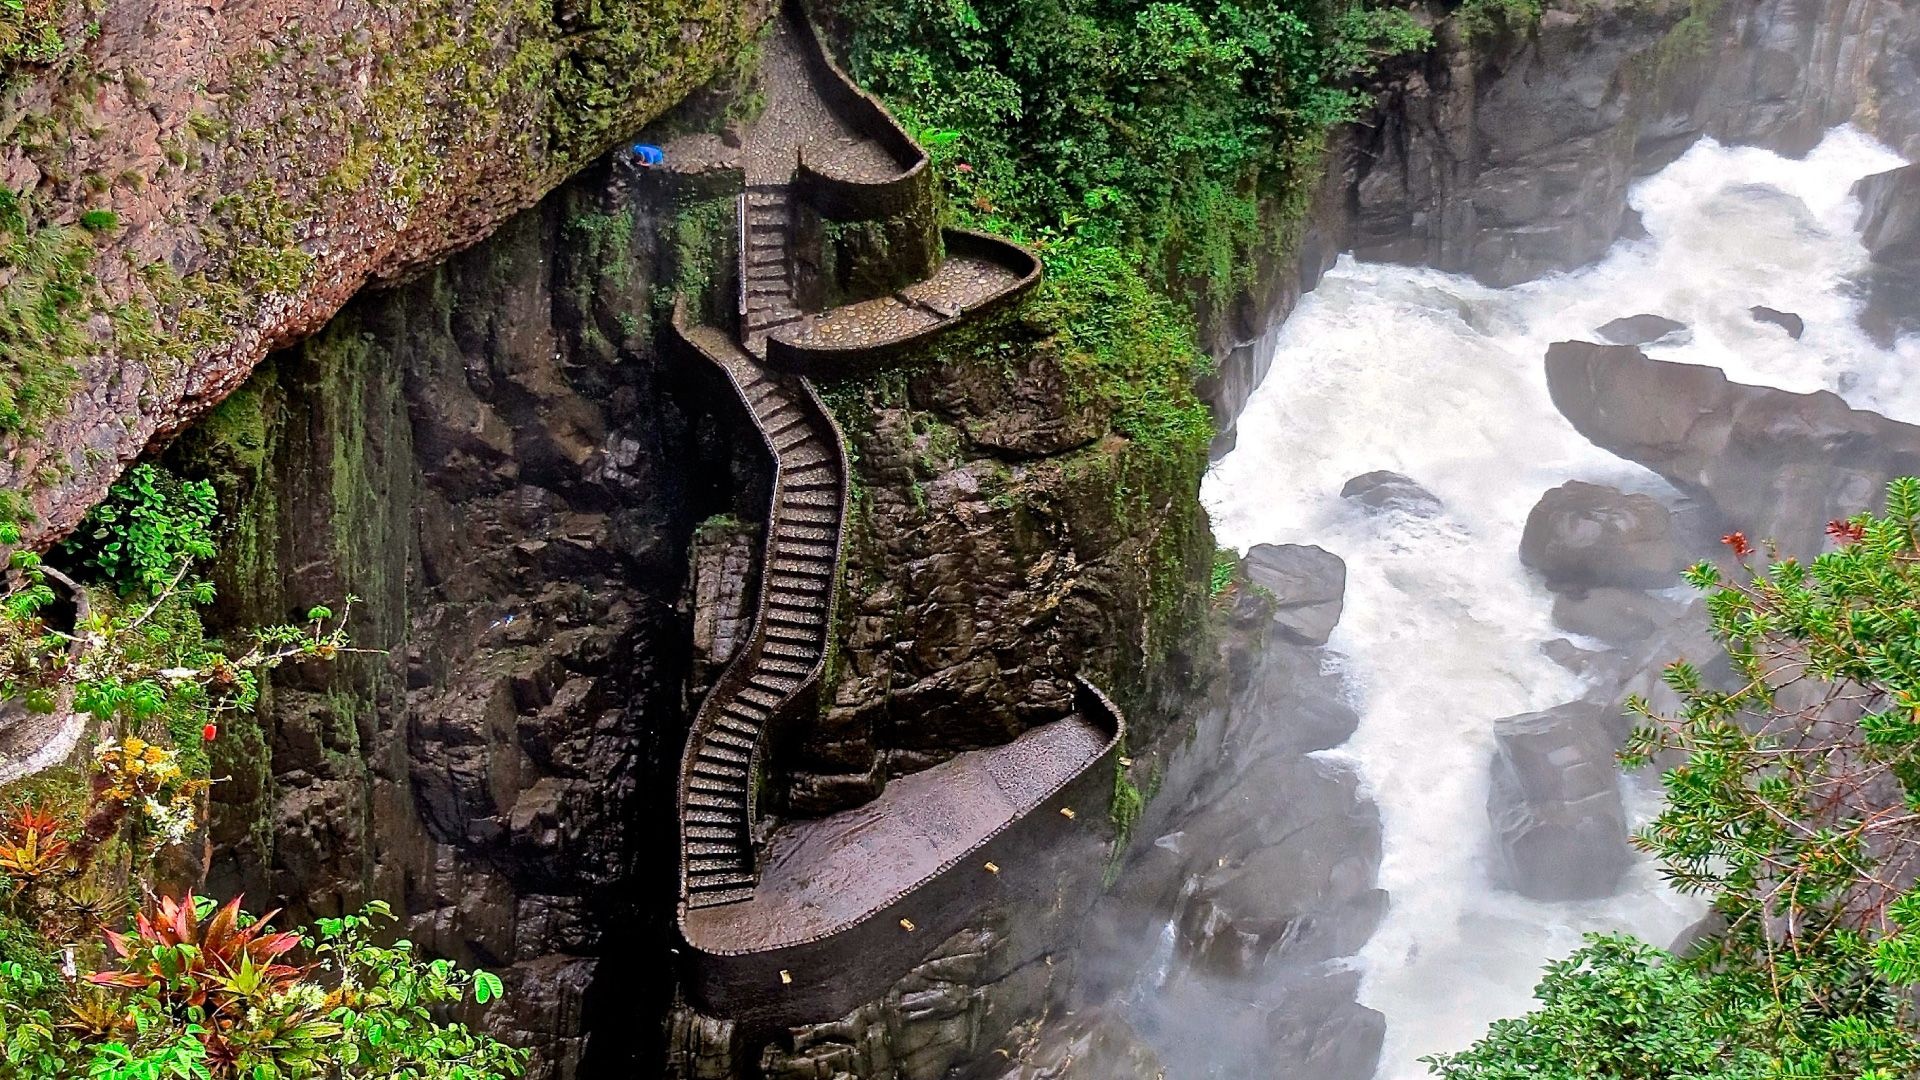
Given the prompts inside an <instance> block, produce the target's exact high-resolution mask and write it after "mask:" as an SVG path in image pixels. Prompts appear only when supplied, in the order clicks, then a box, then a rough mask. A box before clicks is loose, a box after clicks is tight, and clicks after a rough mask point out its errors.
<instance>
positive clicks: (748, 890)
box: [687, 885, 753, 908]
mask: <svg viewBox="0 0 1920 1080" xmlns="http://www.w3.org/2000/svg"><path fill="white" fill-rule="evenodd" d="M688 888H689V895H688V896H687V906H688V907H690V908H708V907H721V906H724V905H726V904H738V903H741V902H742V901H746V900H751V899H753V887H752V886H750V885H749V886H746V887H735V888H720V887H718V886H716V887H713V888H711V889H703V890H701V891H699V892H692V891H691V889H692V886H688Z"/></svg>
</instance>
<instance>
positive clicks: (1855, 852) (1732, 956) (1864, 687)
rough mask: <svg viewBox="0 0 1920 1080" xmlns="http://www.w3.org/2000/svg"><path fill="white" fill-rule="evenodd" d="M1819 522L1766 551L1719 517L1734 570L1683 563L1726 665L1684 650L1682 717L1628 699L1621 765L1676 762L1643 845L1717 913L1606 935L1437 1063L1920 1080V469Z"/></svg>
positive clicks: (1489, 1075)
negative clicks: (1515, 1014) (1673, 950)
mask: <svg viewBox="0 0 1920 1080" xmlns="http://www.w3.org/2000/svg"><path fill="white" fill-rule="evenodd" d="M1828 534H1829V535H1830V536H1831V537H1832V538H1833V540H1834V542H1835V544H1836V545H1837V547H1836V550H1833V551H1829V552H1826V553H1824V554H1822V555H1820V556H1819V557H1818V558H1816V559H1814V560H1813V562H1812V563H1811V564H1807V563H1803V562H1800V561H1798V560H1794V559H1778V560H1776V561H1774V562H1772V563H1771V564H1770V565H1767V566H1764V567H1756V566H1754V565H1753V562H1754V560H1755V558H1756V557H1757V556H1758V554H1759V552H1758V551H1757V550H1756V547H1755V545H1754V544H1752V543H1751V542H1749V541H1748V540H1747V539H1746V537H1745V536H1744V535H1742V534H1740V533H1737V532H1736V533H1730V534H1728V535H1727V536H1726V537H1725V538H1724V542H1725V543H1726V545H1727V547H1728V549H1729V551H1730V552H1731V553H1732V554H1733V556H1734V559H1735V561H1736V562H1737V565H1738V566H1739V571H1738V572H1737V574H1735V575H1734V576H1733V577H1731V578H1730V577H1728V576H1727V575H1726V574H1725V573H1723V572H1722V571H1721V570H1719V569H1718V568H1716V567H1714V566H1713V565H1711V564H1708V563H1702V564H1701V565H1699V566H1696V567H1694V568H1692V569H1691V570H1689V571H1688V572H1687V575H1686V576H1687V579H1688V581H1689V582H1690V583H1692V584H1693V585H1694V586H1695V587H1697V588H1699V589H1701V590H1702V591H1704V592H1705V593H1706V594H1707V610H1708V613H1709V616H1710V618H1711V620H1712V627H1713V632H1714V634H1715V636H1716V637H1717V638H1719V639H1720V640H1721V641H1722V642H1723V643H1724V644H1725V646H1726V652H1727V658H1728V660H1729V661H1730V662H1731V666H1732V670H1733V673H1734V677H1733V678H1732V680H1731V681H1730V682H1727V683H1726V684H1724V685H1717V686H1716V685H1711V684H1709V682H1708V680H1707V679H1706V678H1705V677H1704V676H1703V675H1702V673H1701V671H1700V670H1699V669H1698V668H1696V667H1694V666H1693V665H1691V664H1687V663H1684V662H1676V663H1674V664H1673V665H1671V666H1670V667H1668V668H1667V670H1666V682H1667V685H1668V686H1669V687H1671V688H1672V690H1673V691H1674V692H1675V694H1676V695H1677V697H1678V699H1679V701H1680V705H1679V708H1678V709H1677V710H1676V711H1674V712H1673V713H1670V714H1662V713H1658V712H1656V711H1654V710H1653V709H1652V708H1651V707H1650V706H1649V705H1648V703H1647V702H1646V701H1644V700H1640V699H1635V700H1633V701H1631V702H1629V710H1630V711H1631V712H1632V713H1634V714H1635V715H1636V716H1638V717H1639V718H1640V719H1641V721H1642V724H1641V726H1640V727H1639V728H1638V729H1637V730H1636V732H1635V733H1634V736H1633V738H1632V740H1631V741H1630V743H1629V744H1628V748H1627V752H1626V753H1625V754H1624V755H1623V757H1624V759H1625V760H1626V761H1627V762H1628V763H1630V764H1640V765H1644V764H1647V763H1649V762H1651V761H1653V760H1654V759H1655V758H1656V757H1658V758H1661V759H1663V760H1664V759H1666V758H1668V757H1669V756H1678V757H1680V758H1681V759H1682V760H1681V763H1680V764H1679V765H1676V766H1674V767H1672V768H1670V769H1668V770H1667V771H1666V772H1665V773H1664V774H1663V776H1662V782H1663V785H1664V786H1665V788H1666V794H1667V804H1666V808H1665V809H1664V810H1663V811H1662V812H1661V813H1660V814H1659V815H1658V816H1657V817H1656V818H1654V820H1653V821H1652V822H1651V823H1650V824H1649V825H1648V826H1647V827H1646V828H1645V829H1643V830H1642V831H1641V832H1640V834H1639V835H1638V837H1637V841H1638V842H1639V844H1640V845H1641V846H1642V847H1643V848H1645V849H1646V850H1648V851H1650V852H1652V853H1653V854H1654V855H1655V856H1657V857H1658V859H1659V862H1660V865H1661V868H1662V870H1663V871H1664V873H1665V874H1666V876H1667V878H1668V880H1669V881H1670V882H1671V883H1672V884H1673V885H1674V887H1675V888H1677V889H1679V890H1680V891H1682V892H1687V893H1694V894H1698V895H1702V896H1705V897H1707V898H1708V899H1709V900H1711V902H1712V905H1713V911H1714V914H1715V916H1716V917H1717V919H1718V921H1719V922H1720V924H1721V926H1722V929H1720V930H1718V931H1717V932H1715V933H1712V934H1710V935H1708V936H1707V937H1706V938H1705V939H1704V940H1703V941H1702V942H1700V943H1699V944H1698V945H1697V946H1696V947H1695V948H1694V949H1693V950H1692V951H1691V953H1690V955H1687V956H1684V957H1681V956H1675V955H1672V954H1670V953H1667V952H1665V951H1663V950H1660V949H1656V948H1653V947H1651V946H1644V945H1636V944H1632V943H1623V942H1620V941H1618V940H1615V939H1606V940H1600V941H1596V942H1594V943H1592V944H1591V945H1589V947H1588V948H1586V949H1584V950H1582V951H1581V952H1580V953H1577V954H1575V956H1574V957H1573V958H1572V959H1571V960H1569V961H1568V962H1567V963H1565V964H1562V965H1556V966H1555V967H1554V968H1553V969H1551V970H1550V972H1549V976H1548V979H1547V981H1546V982H1545V983H1542V984H1541V987H1540V990H1539V991H1538V994H1539V996H1540V998H1541V1000H1542V1002H1543V1004H1544V1007H1543V1008H1542V1009H1541V1010H1540V1011H1537V1012H1534V1013H1531V1014H1528V1015H1527V1016H1525V1017H1521V1018H1519V1019H1516V1020H1510V1021H1504V1022H1502V1023H1500V1024H1496V1025H1495V1026H1494V1028H1493V1029H1492V1031H1491V1032H1490V1033H1489V1034H1488V1036H1487V1038H1486V1039H1485V1040H1483V1041H1482V1042H1481V1043H1480V1044H1478V1045H1476V1046H1475V1047H1473V1048H1472V1049H1470V1050H1468V1051H1466V1052H1464V1053H1461V1054H1455V1055H1446V1056H1442V1057H1439V1058H1436V1059H1434V1065H1435V1067H1436V1069H1437V1071H1438V1072H1439V1073H1440V1074H1441V1075H1443V1076H1445V1077H1448V1078H1449V1080H1506V1078H1508V1077H1515V1078H1517V1077H1521V1076H1528V1077H1568V1078H1571V1077H1576V1076H1579V1077H1589V1076H1601V1077H1674V1078H1680V1077H1716V1078H1720V1077H1725V1078H1735V1077H1738V1078H1745V1077H1775V1076H1778V1077H1809V1078H1810V1077H1854V1078H1861V1080H1892V1078H1894V1077H1902V1076H1913V1075H1916V1073H1920V1024H1917V1023H1916V1019H1917V1018H1916V1015H1915V1006H1914V1001H1915V998H1914V987H1915V985H1916V984H1920V890H1916V889H1915V887H1914V882H1915V878H1916V872H1917V871H1920V862H1916V858H1917V857H1920V480H1915V479H1912V478H1904V479H1900V480H1896V481H1894V482H1893V483H1892V484H1891V485H1890V486H1889V488H1888V493H1887V512H1886V514H1885V515H1873V514H1862V515H1860V516H1858V517H1854V518H1851V519H1847V520H1843V521H1834V522H1830V523H1829V524H1828Z"/></svg>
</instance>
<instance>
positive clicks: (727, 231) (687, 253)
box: [666, 195, 737, 322]
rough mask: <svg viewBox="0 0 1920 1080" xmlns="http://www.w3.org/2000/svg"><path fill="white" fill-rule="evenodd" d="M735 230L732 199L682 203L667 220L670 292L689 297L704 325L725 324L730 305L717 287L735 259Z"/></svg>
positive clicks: (693, 199)
mask: <svg viewBox="0 0 1920 1080" xmlns="http://www.w3.org/2000/svg"><path fill="white" fill-rule="evenodd" d="M735 228H736V222H735V207H734V200H733V198H732V197H731V196H724V195H723V196H717V197H714V198H691V199H686V200H683V201H681V202H680V203H679V204H677V205H676V206H675V207H674V213H673V216H672V217H671V218H670V219H668V222H667V229H668V243H667V245H666V246H667V257H668V260H669V266H668V271H667V274H666V280H667V281H668V282H669V286H668V292H669V293H680V294H682V295H685V296H686V297H688V298H689V299H690V300H691V301H692V302H693V303H694V304H695V305H696V306H697V308H698V318H699V319H700V320H702V321H707V322H720V321H723V317H724V316H725V314H726V312H727V311H728V310H729V309H730V308H731V307H732V305H733V298H732V297H730V296H724V295H722V294H721V289H722V286H724V285H725V284H726V283H727V281H728V280H729V279H728V277H727V273H728V269H727V268H729V267H731V266H732V265H733V262H734V258H735V256H734V245H735V243H736V242H737V240H736V236H735Z"/></svg>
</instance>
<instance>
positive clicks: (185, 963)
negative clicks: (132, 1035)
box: [87, 896, 307, 1015]
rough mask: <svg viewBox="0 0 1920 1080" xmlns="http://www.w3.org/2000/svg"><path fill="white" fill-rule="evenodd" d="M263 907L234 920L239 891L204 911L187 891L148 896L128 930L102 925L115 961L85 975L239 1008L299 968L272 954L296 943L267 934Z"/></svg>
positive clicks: (171, 998) (174, 998)
mask: <svg viewBox="0 0 1920 1080" xmlns="http://www.w3.org/2000/svg"><path fill="white" fill-rule="evenodd" d="M277 914H279V912H278V911H277V910H276V911H271V912H268V913H267V914H266V915H264V916H262V917H261V918H259V919H258V920H256V921H254V922H253V923H251V924H249V925H247V926H241V925H240V898H239V897H237V896H236V897H234V898H233V899H232V900H230V901H228V902H227V903H226V904H225V905H223V906H221V907H220V908H218V909H217V910H215V911H214V912H213V913H212V914H211V915H208V916H207V917H206V918H204V919H203V918H201V917H200V915H199V913H198V912H197V910H196V909H195V907H194V902H193V897H191V896H182V897H179V898H175V897H171V896H162V897H155V898H152V899H150V900H149V907H148V910H147V911H142V912H140V913H139V915H138V916H136V917H135V919H134V932H133V933H132V934H117V933H115V932H113V931H111V930H109V931H107V948H108V949H109V950H110V951H111V952H112V953H113V955H114V957H115V958H116V959H118V960H119V961H120V962H121V965H122V966H121V969H120V970H118V971H100V972H95V973H93V974H91V975H88V976H87V981H88V982H91V983H93V984H94V985H96V986H113V987H120V988H123V989H135V990H141V989H147V988H149V987H152V988H156V989H157V990H158V992H159V994H160V997H161V999H162V1000H163V1001H167V1002H169V1003H172V1004H178V1005H190V1006H206V1005H209V1004H211V1008H210V1009H209V1012H210V1013H212V1014H213V1015H218V1014H220V1013H221V1012H222V1011H224V1010H226V1009H228V1008H235V1007H244V1005H245V1003H246V1001H247V999H249V998H252V997H255V996H257V995H260V994H271V993H273V992H275V991H278V990H282V989H285V988H287V987H289V986H292V985H293V984H294V983H296V982H298V981H299V980H300V976H301V975H303V974H305V973H306V970H307V969H306V968H304V967H297V966H295V965H293V964H283V963H280V962H279V958H280V957H282V956H284V955H286V954H287V953H288V952H291V951H292V950H293V949H294V948H295V947H296V946H298V945H299V944H300V935H299V934H295V933H285V932H282V933H271V932H269V930H268V926H267V921H268V920H269V919H272V918H273V917H274V916H275V915H277Z"/></svg>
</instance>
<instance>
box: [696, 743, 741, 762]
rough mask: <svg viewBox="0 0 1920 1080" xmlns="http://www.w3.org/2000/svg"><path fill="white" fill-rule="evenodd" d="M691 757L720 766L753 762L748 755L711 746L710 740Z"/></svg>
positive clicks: (726, 747)
mask: <svg viewBox="0 0 1920 1080" xmlns="http://www.w3.org/2000/svg"><path fill="white" fill-rule="evenodd" d="M693 756H694V757H695V758H704V759H706V760H707V761H711V762H715V763H717V764H721V765H725V764H729V763H730V764H734V765H746V764H749V763H751V762H752V760H753V758H752V757H751V756H750V755H748V754H744V753H742V752H740V751H739V750H735V749H733V748H732V747H730V746H716V745H714V744H713V742H712V741H711V740H709V741H708V742H707V744H706V745H704V746H702V747H701V748H700V751H699V753H696V754H695V755H693Z"/></svg>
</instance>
